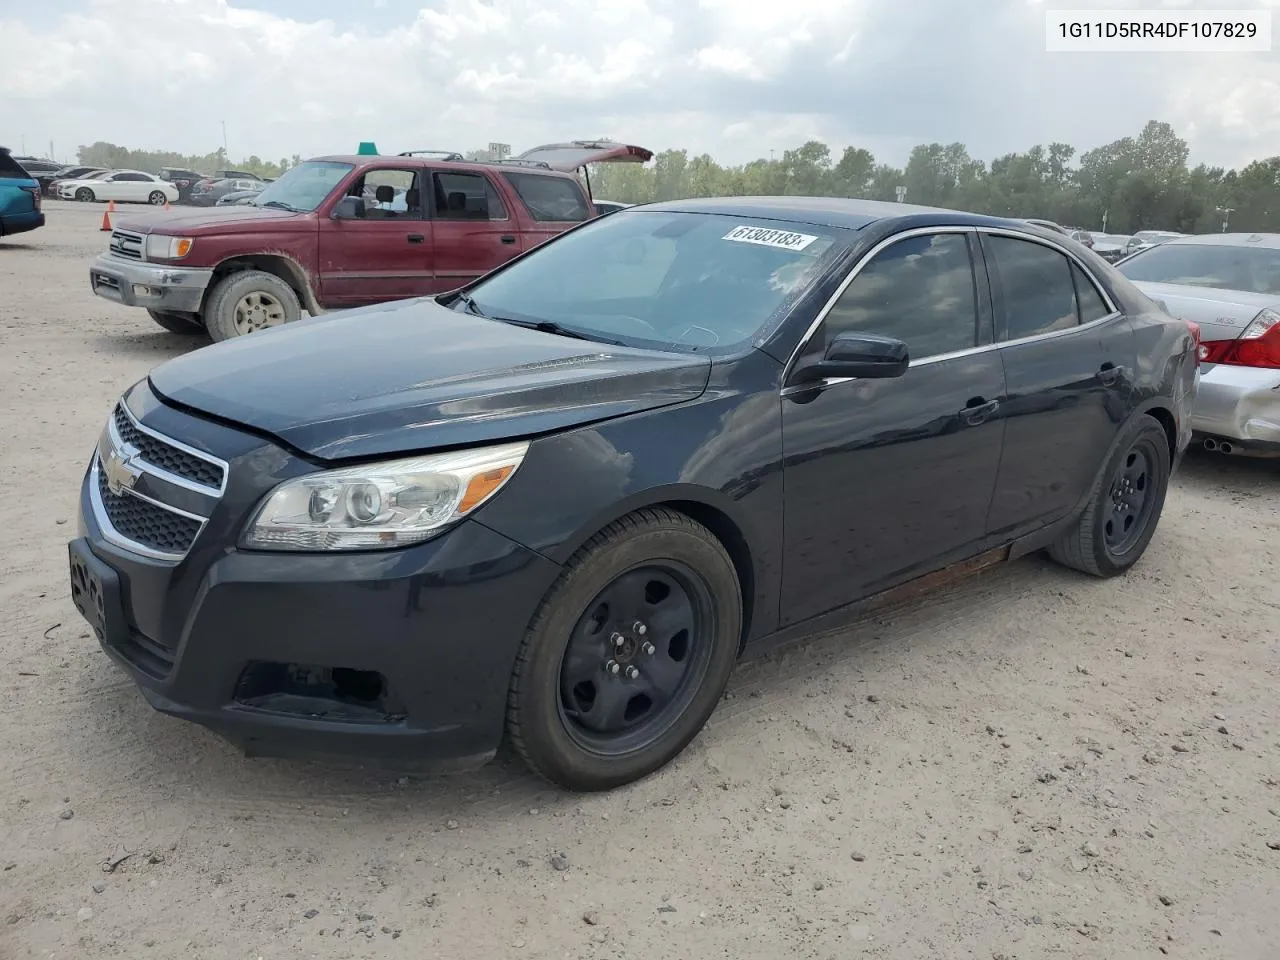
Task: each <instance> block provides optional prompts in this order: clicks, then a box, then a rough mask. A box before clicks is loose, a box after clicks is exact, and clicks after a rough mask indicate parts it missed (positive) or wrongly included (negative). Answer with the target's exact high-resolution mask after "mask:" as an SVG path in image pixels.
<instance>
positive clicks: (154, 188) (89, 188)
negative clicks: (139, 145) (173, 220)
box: [58, 170, 178, 207]
mask: <svg viewBox="0 0 1280 960" xmlns="http://www.w3.org/2000/svg"><path fill="white" fill-rule="evenodd" d="M58 196H59V197H60V198H61V199H63V200H79V201H81V202H84V203H88V202H90V201H94V200H115V201H116V202H118V203H150V204H152V205H153V206H157V207H158V206H160V205H161V204H163V203H165V202H166V201H167V202H169V203H176V202H177V200H178V188H177V187H175V186H174V185H173V184H171V183H166V182H165V181H164V180H161V179H160V178H159V177H157V176H156V175H155V174H151V173H143V172H142V171H141V170H112V171H111V172H110V173H107V174H105V175H104V174H99V175H98V177H96V178H89V179H85V180H63V181H62V182H61V183H59V184H58Z"/></svg>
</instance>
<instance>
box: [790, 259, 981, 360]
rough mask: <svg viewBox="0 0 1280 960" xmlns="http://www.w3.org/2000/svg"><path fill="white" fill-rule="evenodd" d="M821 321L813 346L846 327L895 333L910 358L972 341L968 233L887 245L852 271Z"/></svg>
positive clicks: (974, 314) (974, 310) (974, 308)
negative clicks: (820, 335) (819, 336)
mask: <svg viewBox="0 0 1280 960" xmlns="http://www.w3.org/2000/svg"><path fill="white" fill-rule="evenodd" d="M823 326H824V339H823V340H822V342H821V343H815V344H813V345H812V346H813V347H814V348H816V350H817V352H821V351H822V350H825V349H826V347H827V344H828V343H829V342H830V340H831V337H832V336H834V335H835V334H837V333H846V332H857V333H870V334H875V335H877V336H882V337H894V338H895V339H898V340H901V341H903V342H904V343H905V344H906V345H907V350H908V352H909V354H910V356H911V359H912V360H922V359H924V358H926V357H933V356H938V355H939V354H944V353H953V352H955V351H958V350H968V349H969V348H970V347H973V346H975V345H976V344H977V336H978V301H977V296H976V294H975V292H974V283H973V264H972V260H971V258H970V256H969V242H968V239H967V238H966V236H965V235H964V234H962V233H935V234H931V235H926V236H919V237H908V238H907V239H905V240H899V241H898V242H897V243H894V244H892V245H890V246H888V247H886V248H885V249H883V250H881V251H880V252H879V253H878V254H876V256H875V259H873V260H872V261H871V262H870V263H868V264H867V265H866V266H865V267H863V268H862V270H861V271H860V272H859V273H858V275H857V276H856V277H854V279H853V282H852V283H850V284H849V286H848V287H847V288H846V289H845V291H844V293H843V294H841V295H840V299H839V300H837V301H836V303H835V305H834V306H832V308H831V312H830V313H828V314H827V318H826V320H825V322H824V324H823ZM815 340H817V338H815Z"/></svg>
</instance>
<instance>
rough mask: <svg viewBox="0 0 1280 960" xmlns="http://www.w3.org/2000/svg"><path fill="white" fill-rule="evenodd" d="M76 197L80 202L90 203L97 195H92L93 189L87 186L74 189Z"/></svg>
mask: <svg viewBox="0 0 1280 960" xmlns="http://www.w3.org/2000/svg"><path fill="white" fill-rule="evenodd" d="M76 199H77V200H79V201H80V202H81V203H92V202H93V201H94V200H96V199H97V197H95V196H94V194H93V191H92V190H90V189H89V188H88V187H80V188H79V189H78V190H76Z"/></svg>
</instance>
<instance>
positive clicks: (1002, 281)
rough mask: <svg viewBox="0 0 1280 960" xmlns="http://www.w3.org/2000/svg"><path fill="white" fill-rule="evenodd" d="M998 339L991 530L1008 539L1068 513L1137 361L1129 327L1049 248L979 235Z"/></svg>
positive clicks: (1118, 413)
mask: <svg viewBox="0 0 1280 960" xmlns="http://www.w3.org/2000/svg"><path fill="white" fill-rule="evenodd" d="M981 237H982V248H983V250H984V252H985V254H986V263H987V272H988V275H989V276H990V278H991V292H992V301H993V305H994V308H995V318H996V335H997V339H998V340H999V341H1000V342H1001V343H1002V344H1003V345H1002V346H1001V347H1000V355H1001V357H1002V358H1003V360H1004V369H1005V382H1006V383H1007V385H1008V392H1009V398H1008V400H1007V402H1006V403H1005V417H1006V426H1005V441H1004V455H1003V458H1002V462H1001V465H1000V475H999V477H998V479H997V481H996V495H995V498H994V499H993V500H992V503H991V516H990V519H989V525H990V527H991V530H992V533H995V534H1001V535H1004V536H1008V537H1010V538H1012V537H1015V536H1018V535H1020V534H1021V533H1025V532H1029V531H1031V530H1034V529H1035V528H1036V527H1039V526H1042V525H1044V524H1046V523H1050V522H1052V521H1054V520H1057V519H1059V518H1061V517H1063V516H1065V515H1066V514H1068V513H1069V512H1070V511H1071V509H1072V508H1073V507H1075V506H1076V505H1077V504H1079V503H1080V501H1081V500H1082V499H1083V498H1084V496H1085V495H1086V494H1087V493H1088V492H1089V491H1090V489H1091V488H1092V486H1093V482H1094V479H1095V476H1096V474H1097V472H1098V470H1099V468H1100V467H1101V466H1102V461H1103V459H1104V458H1105V457H1106V455H1107V451H1108V449H1109V447H1110V444H1111V440H1112V438H1113V437H1114V436H1115V432H1116V427H1117V425H1118V423H1119V421H1120V420H1122V419H1123V417H1124V414H1125V410H1126V409H1127V406H1128V404H1127V402H1126V400H1125V397H1124V394H1125V393H1126V392H1127V390H1128V389H1129V387H1130V386H1131V384H1132V383H1133V368H1134V364H1135V362H1136V356H1135V347H1134V342H1133V331H1132V328H1131V327H1130V325H1129V321H1128V319H1127V318H1126V317H1124V316H1123V315H1121V314H1120V313H1119V312H1117V311H1114V310H1112V308H1111V305H1110V304H1109V303H1108V302H1107V301H1106V299H1105V297H1104V296H1103V294H1102V292H1101V291H1100V290H1099V289H1098V287H1097V285H1096V284H1094V282H1093V281H1092V280H1091V279H1090V278H1089V277H1088V276H1087V275H1086V273H1085V272H1084V271H1083V270H1081V269H1080V267H1079V265H1078V264H1076V263H1075V262H1074V261H1073V260H1072V259H1071V258H1070V257H1068V256H1067V255H1066V254H1065V253H1063V252H1062V251H1060V250H1059V249H1058V248H1057V247H1055V246H1053V245H1050V244H1048V243H1045V242H1043V241H1039V240H1036V239H1034V238H1031V237H1024V236H1011V235H1004V234H991V233H984V234H981Z"/></svg>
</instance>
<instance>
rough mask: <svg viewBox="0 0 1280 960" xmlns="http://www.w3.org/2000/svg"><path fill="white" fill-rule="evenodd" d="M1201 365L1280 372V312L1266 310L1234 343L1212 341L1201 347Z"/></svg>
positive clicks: (1229, 341)
mask: <svg viewBox="0 0 1280 960" xmlns="http://www.w3.org/2000/svg"><path fill="white" fill-rule="evenodd" d="M1200 360H1201V362H1202V363H1225V364H1229V365H1231V366H1235V367H1266V368H1268V369H1280V313H1276V312H1275V311H1274V310H1266V309H1264V310H1263V311H1262V312H1260V313H1259V314H1258V315H1257V316H1256V317H1254V318H1253V320H1252V322H1250V324H1249V325H1248V326H1247V327H1245V328H1244V331H1243V332H1242V333H1241V334H1240V336H1238V337H1236V339H1234V340H1210V341H1209V342H1208V343H1204V344H1201V346H1200Z"/></svg>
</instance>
